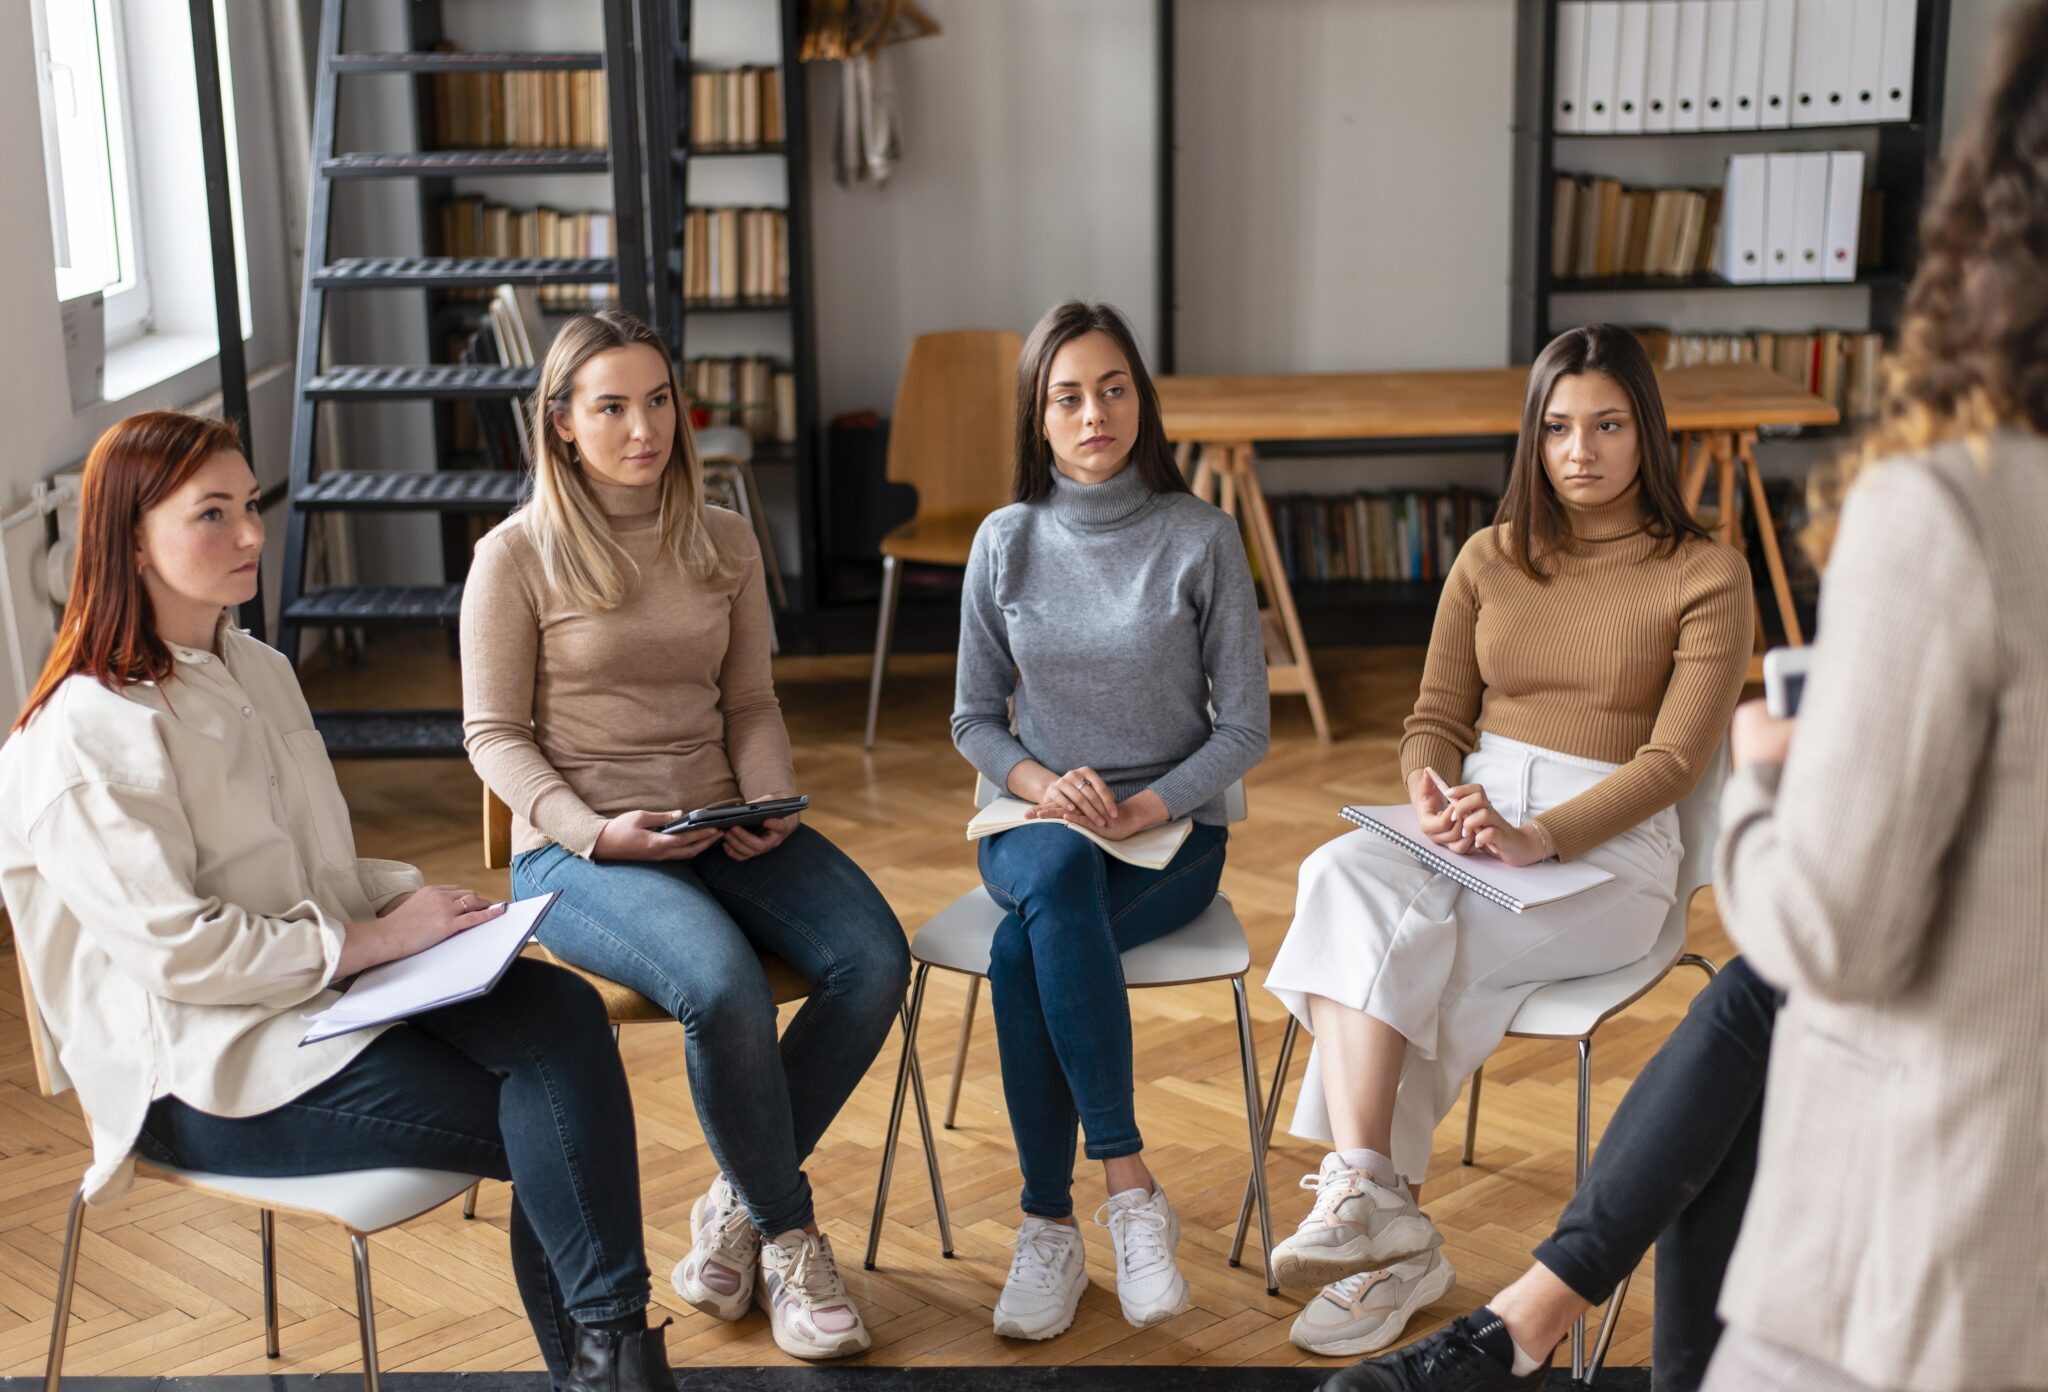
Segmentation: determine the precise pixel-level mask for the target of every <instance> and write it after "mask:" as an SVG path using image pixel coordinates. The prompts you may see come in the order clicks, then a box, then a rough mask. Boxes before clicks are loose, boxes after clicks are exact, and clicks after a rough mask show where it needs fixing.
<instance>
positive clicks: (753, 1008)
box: [676, 964, 776, 1046]
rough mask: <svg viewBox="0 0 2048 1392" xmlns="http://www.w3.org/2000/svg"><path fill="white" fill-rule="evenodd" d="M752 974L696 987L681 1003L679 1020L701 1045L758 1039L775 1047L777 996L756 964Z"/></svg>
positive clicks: (737, 974) (730, 975)
mask: <svg viewBox="0 0 2048 1392" xmlns="http://www.w3.org/2000/svg"><path fill="white" fill-rule="evenodd" d="M749 965H750V966H753V968H754V969H753V970H752V971H733V972H730V973H725V974H722V975H720V976H718V977H716V978H713V979H706V980H702V981H699V982H696V983H693V985H692V986H691V988H690V989H689V991H688V993H687V994H686V995H684V996H683V998H682V999H681V1000H680V1001H678V1002H677V1007H678V1008H677V1010H676V1019H678V1020H679V1021H681V1022H682V1026H683V1029H684V1031H685V1032H687V1033H688V1034H689V1036H690V1038H691V1040H692V1041H694V1042H697V1043H699V1044H705V1043H709V1044H712V1045H714V1046H715V1045H716V1044H717V1043H719V1042H721V1041H728V1040H730V1041H738V1040H742V1039H747V1038H750V1037H752V1038H757V1039H762V1040H765V1041H766V1042H768V1043H771V1044H772V1043H773V1042H774V1040H775V1038H776V1034H775V993H774V991H773V990H771V989H770V988H769V985H768V979H767V977H766V976H765V975H763V974H762V972H761V971H760V969H759V967H758V966H757V965H754V964H749Z"/></svg>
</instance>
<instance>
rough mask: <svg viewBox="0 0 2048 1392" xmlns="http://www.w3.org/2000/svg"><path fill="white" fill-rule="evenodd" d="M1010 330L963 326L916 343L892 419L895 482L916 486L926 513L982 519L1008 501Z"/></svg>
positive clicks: (1012, 418) (1019, 347)
mask: <svg viewBox="0 0 2048 1392" xmlns="http://www.w3.org/2000/svg"><path fill="white" fill-rule="evenodd" d="M1023 354H1024V340H1022V339H1020V338H1019V337H1017V335H1016V334H1014V333H1012V332H1010V331H1009V330H1008V329H960V330H956V331H954V332H951V333H932V334H919V335H918V336H917V338H916V339H914V340H912V342H911V345H910V356H909V358H908V359H906V360H905V362H904V364H903V380H902V381H901V382H899V383H897V386H896V414H895V415H894V417H892V418H891V420H890V422H889V481H890V482H891V483H907V484H910V485H911V486H912V487H914V488H916V489H917V510H918V512H919V514H920V515H923V516H936V515H937V514H940V513H949V512H965V513H972V514H975V515H977V516H979V515H985V514H987V513H990V512H993V511H995V510H996V509H997V508H999V507H1001V506H1002V505H1003V504H1005V503H1007V502H1009V501H1010V477H1011V475H1010V452H1011V449H1012V448H1013V446H1014V443H1015V442H1014V440H1013V439H1012V432H1013V431H1014V430H1015V423H1016V396H1017V360H1018V359H1019V358H1020V357H1022V356H1023Z"/></svg>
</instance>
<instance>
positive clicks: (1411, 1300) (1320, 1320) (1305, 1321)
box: [1287, 1251, 1458, 1358]
mask: <svg viewBox="0 0 2048 1392" xmlns="http://www.w3.org/2000/svg"><path fill="white" fill-rule="evenodd" d="M1457 1281H1458V1274H1457V1273H1456V1272H1455V1271H1453V1270H1451V1263H1450V1259H1449V1258H1447V1257H1446V1256H1444V1254H1443V1253H1442V1252H1436V1251H1432V1252H1425V1253H1423V1254H1422V1255H1421V1256H1419V1257H1410V1258H1409V1259H1408V1260H1407V1261H1404V1262H1397V1263H1395V1264H1394V1265H1393V1266H1383V1267H1381V1268H1380V1269H1379V1270H1378V1271H1361V1272H1359V1273H1357V1274H1356V1275H1353V1276H1346V1277H1345V1278H1344V1279H1343V1280H1341V1281H1338V1282H1335V1283H1334V1284H1331V1285H1327V1286H1324V1287H1323V1290H1322V1294H1320V1295H1318V1296H1317V1297H1316V1298H1315V1299H1314V1300H1311V1301H1309V1303H1308V1304H1307V1306H1306V1307H1304V1308H1303V1310H1302V1312H1301V1313H1300V1314H1299V1315H1297V1316H1295V1320H1294V1328H1293V1329H1291V1330H1289V1331H1288V1334H1287V1337H1288V1338H1289V1339H1292V1340H1293V1341H1294V1346H1295V1347H1296V1348H1303V1349H1307V1350H1308V1351H1309V1352H1310V1353H1320V1354H1323V1355H1325V1356H1329V1357H1342V1358H1356V1357H1358V1356H1359V1355H1360V1354H1365V1353H1377V1352H1379V1351H1380V1350H1381V1349H1383V1348H1385V1347H1387V1345H1389V1344H1391V1343H1393V1342H1394V1341H1395V1340H1396V1339H1398V1338H1400V1337H1401V1331H1402V1330H1403V1329H1406V1328H1407V1327H1408V1321H1409V1320H1410V1319H1412V1318H1414V1316H1415V1312H1416V1311H1417V1310H1420V1309H1422V1308H1423V1307H1424V1306H1427V1305H1431V1304H1434V1303H1435V1302H1436V1301H1439V1300H1442V1299H1443V1298H1444V1297H1445V1296H1446V1295H1449V1294H1450V1293H1451V1287H1452V1286H1454V1285H1456V1284H1457Z"/></svg>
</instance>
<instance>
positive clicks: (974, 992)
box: [946, 976, 981, 1131]
mask: <svg viewBox="0 0 2048 1392" xmlns="http://www.w3.org/2000/svg"><path fill="white" fill-rule="evenodd" d="M980 1006H981V978H980V977H978V976H970V977H968V978H967V1006H966V1008H965V1009H963V1010H962V1011H961V1012H960V1046H959V1047H958V1048H957V1049H955V1050H954V1051H953V1087H952V1090H951V1091H949V1092H948V1093H947V1094H946V1129H947V1130H948V1131H951V1130H952V1129H953V1119H954V1118H955V1117H957V1116H959V1115H960V1078H961V1075H962V1074H964V1073H965V1072H966V1071H967V1041H968V1040H969V1039H971V1038H973V1037H974V1012H975V1011H976V1010H977V1009H979V1008H980Z"/></svg>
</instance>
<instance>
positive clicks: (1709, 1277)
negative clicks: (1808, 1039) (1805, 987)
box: [1536, 957, 1785, 1392]
mask: <svg viewBox="0 0 2048 1392" xmlns="http://www.w3.org/2000/svg"><path fill="white" fill-rule="evenodd" d="M1784 1000H1785V996H1784V993H1783V992H1781V991H1779V990H1778V989H1777V988H1775V987H1773V986H1771V985H1770V984H1769V983H1767V982H1766V981H1764V979H1763V978H1762V977H1760V976H1758V975H1757V974H1756V973H1755V972H1753V971H1751V970H1750V969H1749V965H1748V963H1746V962H1744V961H1743V960H1742V959H1741V958H1740V957H1738V958H1736V959H1735V960H1734V961H1732V962H1730V963H1729V964H1728V965H1727V966H1726V967H1724V968H1722V970H1721V974H1720V975H1719V976H1718V977H1716V978H1715V979H1714V980H1713V982H1712V983H1711V984H1709V985H1708V987H1707V989H1706V990H1704V991H1702V992H1701V993H1700V994H1699V997H1698V998H1697V999H1696V1000H1694V1001H1693V1004H1692V1009H1691V1010H1689V1011H1687V1012H1686V1016H1685V1019H1683V1020H1681V1021H1680V1022H1679V1025H1678V1028H1677V1029H1676V1030H1674V1031H1673V1032H1672V1035H1671V1038H1669V1039H1667V1040H1666V1041H1665V1042H1664V1047H1663V1048H1661V1049H1659V1050H1658V1051H1657V1052H1656V1054H1655V1056H1654V1057H1652V1058H1651V1059H1650V1061H1649V1063H1648V1064H1646V1065H1644V1067H1643V1071H1642V1073H1641V1074H1640V1075H1638V1076H1637V1078H1636V1080H1635V1082H1634V1083H1632V1084H1631V1085H1630V1086H1629V1090H1628V1093H1627V1095H1626V1096H1624V1097H1623V1098H1622V1099H1621V1106H1620V1107H1618V1108H1616V1109H1615V1113H1614V1120H1613V1121H1612V1122H1610V1123H1609V1124H1608V1127H1607V1133H1606V1135H1605V1136H1603V1137H1602V1138H1601V1141H1600V1149H1599V1151H1598V1153H1597V1154H1596V1155H1595V1156H1594V1158H1593V1163H1592V1165H1591V1166H1589V1167H1588V1168H1587V1171H1586V1179H1585V1182H1584V1183H1583V1184H1581V1185H1580V1186H1579V1191H1578V1193H1577V1194H1576V1195H1574V1196H1573V1198H1572V1201H1571V1203H1570V1204H1568V1205H1566V1207H1565V1210H1564V1216H1563V1217H1562V1218H1560V1219H1559V1220H1558V1224H1557V1230H1556V1231H1555V1232H1553V1233H1552V1234H1551V1235H1550V1237H1549V1238H1548V1239H1547V1240H1546V1241H1545V1242H1544V1243H1543V1244H1542V1245H1541V1246H1539V1247H1538V1248H1537V1249H1536V1260H1537V1261H1539V1262H1541V1263H1543V1265H1544V1266H1546V1267H1548V1268H1550V1270H1551V1271H1552V1272H1553V1273H1554V1274H1555V1275H1556V1276H1557V1277H1558V1279H1559V1280H1561V1281H1563V1282H1564V1283H1565V1284H1566V1285H1568V1286H1570V1287H1571V1288H1572V1289H1573V1290H1574V1291H1576V1292H1577V1293H1578V1294H1579V1295H1580V1296H1582V1297H1583V1298H1585V1299H1586V1300H1590V1301H1593V1302H1595V1303H1598V1302H1600V1301H1603V1300H1605V1299H1607V1297H1608V1296H1609V1295H1611V1294H1613V1292H1614V1288H1615V1287H1616V1286H1618V1285H1620V1284H1621V1281H1622V1278H1623V1277H1625V1276H1627V1275H1628V1273H1629V1272H1631V1271H1633V1270H1635V1267H1636V1263H1637V1262H1639V1261H1641V1260H1642V1257H1643V1253H1644V1252H1646V1251H1648V1250H1649V1248H1650V1244H1651V1243H1653V1242H1654V1243H1655V1244H1656V1246H1657V1311H1656V1316H1655V1321H1654V1328H1653V1330H1652V1334H1651V1355H1650V1366H1651V1368H1652V1369H1653V1374H1652V1377H1653V1381H1654V1385H1655V1387H1656V1392H1693V1389H1695V1388H1697V1387H1698V1386H1699V1385H1700V1382H1701V1380H1702V1379H1703V1378H1705V1377H1706V1373H1707V1362H1708V1360H1709V1359H1711V1358H1712V1357H1713V1355H1714V1345H1715V1343H1716V1342H1718V1341H1719V1339H1720V1337H1721V1321H1720V1319H1719V1318H1718V1317H1717V1316H1716V1315H1715V1314H1714V1306H1715V1304H1716V1302H1718V1301H1719V1300H1720V1297H1721V1278H1722V1277H1723V1276H1724V1275H1726V1273H1727V1270H1728V1259H1729V1257H1730V1256H1731V1255H1732V1254H1733V1253H1734V1250H1735V1235H1736V1233H1737V1232H1738V1231H1739V1230H1740V1229H1741V1227H1742V1211H1743V1209H1744V1208H1745V1207H1746V1206H1747V1205H1748V1203H1749V1190H1750V1185H1751V1184H1752V1183H1753V1182H1754V1181H1755V1178H1756V1147H1757V1135H1758V1132H1759V1131H1760V1129H1761V1127H1762V1124H1763V1103H1764V1072H1765V1069H1766V1066H1767V1065H1768V1063H1769V1061H1770V1056H1771V1027H1772V1025H1774V1024H1775V1023H1776V1021H1777V1015H1778V1007H1779V1006H1780V1005H1782V1004H1784Z"/></svg>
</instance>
